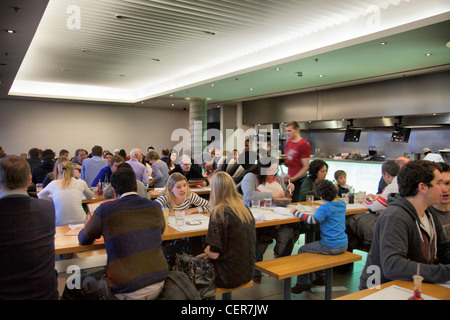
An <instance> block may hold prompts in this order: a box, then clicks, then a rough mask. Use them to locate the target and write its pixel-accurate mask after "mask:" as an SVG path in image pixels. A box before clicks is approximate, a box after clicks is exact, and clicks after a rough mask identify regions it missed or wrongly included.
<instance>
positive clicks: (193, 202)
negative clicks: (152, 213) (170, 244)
mask: <svg viewBox="0 0 450 320" xmlns="http://www.w3.org/2000/svg"><path fill="white" fill-rule="evenodd" d="M155 201H156V202H158V203H159V204H160V205H161V207H166V208H168V209H169V215H174V214H175V211H176V210H184V212H185V214H186V215H188V214H193V213H207V212H209V202H208V200H206V199H203V198H201V197H199V196H198V195H197V194H196V193H194V192H191V190H190V188H189V183H188V181H187V179H186V177H185V176H184V175H182V174H181V173H178V172H175V173H172V174H171V175H170V176H169V179H167V182H166V186H165V190H164V191H163V192H162V193H161V195H160V196H159V197H158V198H156V200H155Z"/></svg>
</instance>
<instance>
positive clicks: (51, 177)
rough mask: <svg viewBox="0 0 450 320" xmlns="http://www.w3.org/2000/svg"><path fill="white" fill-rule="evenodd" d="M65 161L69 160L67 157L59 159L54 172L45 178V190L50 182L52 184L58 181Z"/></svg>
mask: <svg viewBox="0 0 450 320" xmlns="http://www.w3.org/2000/svg"><path fill="white" fill-rule="evenodd" d="M64 160H67V158H66V157H59V158H58V159H57V160H56V161H55V165H54V166H53V171H52V172H49V173H48V174H47V175H46V176H45V179H44V181H42V187H44V188H45V187H46V186H47V185H48V184H49V183H50V182H52V181H53V180H55V179H58V177H59V167H60V164H61V162H63V161H64ZM74 173H75V172H74Z"/></svg>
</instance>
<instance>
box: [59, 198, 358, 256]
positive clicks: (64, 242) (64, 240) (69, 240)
mask: <svg viewBox="0 0 450 320" xmlns="http://www.w3.org/2000/svg"><path fill="white" fill-rule="evenodd" d="M205 192H206V191H205ZM101 198H103V197H97V198H96V200H95V201H90V200H89V201H90V202H89V203H92V202H96V201H101ZM103 200H105V199H103ZM293 204H294V205H296V204H297V203H293ZM301 204H303V205H304V204H305V203H304V202H301ZM314 204H315V205H320V203H318V202H317V203H314ZM366 211H367V210H364V209H355V210H347V214H356V213H361V212H366ZM299 221H301V220H300V219H299V218H297V217H294V216H292V217H289V218H286V219H276V220H268V221H262V220H257V219H256V221H255V227H256V228H263V227H270V226H276V225H281V224H289V223H295V222H299ZM69 231H70V228H69V226H62V227H56V235H55V252H56V254H68V253H75V252H84V251H90V250H97V249H103V248H104V247H105V244H104V243H103V242H99V241H96V242H95V243H93V244H91V245H87V246H86V245H80V244H79V243H78V237H77V236H66V235H65V234H66V233H67V232H69ZM207 232H208V230H207V229H201V230H194V231H188V232H181V231H178V230H176V229H174V228H172V227H169V226H166V229H165V231H164V233H163V235H162V240H163V241H165V240H175V239H181V238H188V237H197V236H204V235H206V234H207Z"/></svg>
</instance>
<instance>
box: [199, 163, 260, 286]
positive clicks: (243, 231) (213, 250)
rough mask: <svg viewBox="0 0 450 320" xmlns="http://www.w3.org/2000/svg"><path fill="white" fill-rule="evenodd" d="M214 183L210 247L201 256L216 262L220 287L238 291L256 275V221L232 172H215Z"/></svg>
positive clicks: (215, 267)
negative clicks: (230, 173) (254, 272)
mask: <svg viewBox="0 0 450 320" xmlns="http://www.w3.org/2000/svg"><path fill="white" fill-rule="evenodd" d="M210 183H211V194H210V205H211V215H210V220H209V227H208V233H207V235H206V240H205V242H206V244H207V246H206V248H205V250H204V253H202V254H200V255H198V257H200V258H203V259H210V260H211V262H212V263H213V265H214V271H215V276H216V278H215V279H216V280H215V281H216V285H217V287H220V288H234V287H238V286H240V285H242V284H244V283H247V282H249V281H250V280H251V279H252V276H253V270H254V268H255V241H256V235H255V219H254V218H253V215H252V213H251V212H250V210H249V208H248V207H247V206H246V205H245V203H244V201H243V199H242V196H241V195H240V194H239V193H238V192H237V190H236V185H235V183H234V181H233V179H232V178H231V176H230V175H229V174H228V173H226V172H223V171H220V172H217V173H215V174H214V175H213V176H212V178H211V182H210Z"/></svg>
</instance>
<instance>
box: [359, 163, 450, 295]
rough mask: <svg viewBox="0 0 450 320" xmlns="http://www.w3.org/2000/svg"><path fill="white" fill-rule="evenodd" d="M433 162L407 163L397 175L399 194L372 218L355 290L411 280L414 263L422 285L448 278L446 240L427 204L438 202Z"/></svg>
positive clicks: (449, 264)
mask: <svg viewBox="0 0 450 320" xmlns="http://www.w3.org/2000/svg"><path fill="white" fill-rule="evenodd" d="M439 170H440V167H439V166H438V165H436V164H435V163H433V162H429V161H423V160H417V161H410V162H408V163H407V164H406V165H405V166H404V167H403V168H402V169H401V170H400V172H399V174H398V178H397V179H398V186H399V194H396V195H391V196H389V198H388V207H387V208H386V209H385V210H384V211H383V213H382V214H381V215H380V217H379V218H378V221H377V224H376V226H375V233H374V237H373V242H372V247H371V249H370V252H369V254H368V255H367V260H366V265H365V266H364V269H363V271H362V273H361V277H360V284H359V288H360V290H362V289H366V288H370V287H373V286H377V285H380V284H383V283H385V282H389V281H392V280H407V281H412V276H413V275H415V274H416V273H417V266H418V264H419V263H420V275H421V276H422V277H423V278H424V281H425V282H432V283H440V282H446V281H449V280H450V241H449V240H448V239H447V238H446V237H445V235H444V232H443V230H442V226H441V225H440V224H439V223H437V220H436V217H435V215H434V214H433V213H432V212H431V210H430V209H429V207H430V206H432V205H435V204H437V203H439V199H440V196H441V183H442V176H441V173H440V171H439Z"/></svg>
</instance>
